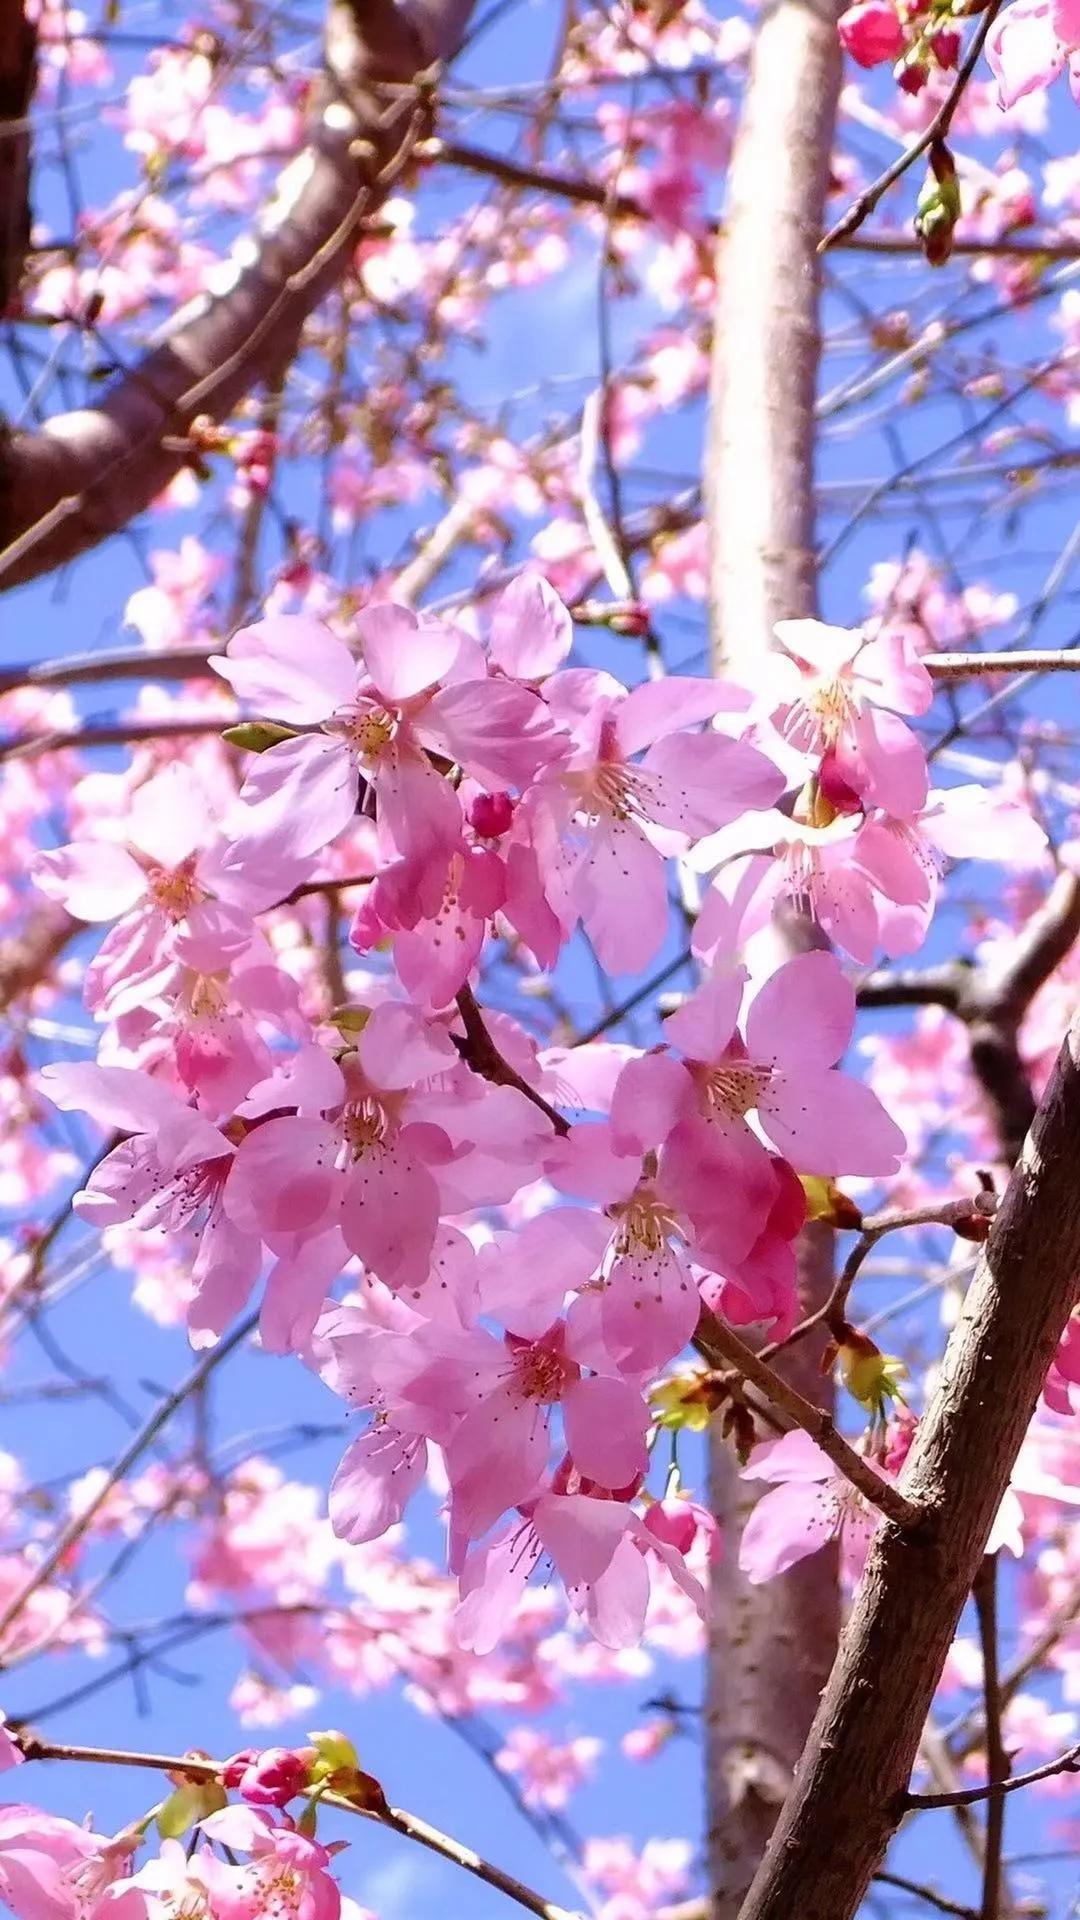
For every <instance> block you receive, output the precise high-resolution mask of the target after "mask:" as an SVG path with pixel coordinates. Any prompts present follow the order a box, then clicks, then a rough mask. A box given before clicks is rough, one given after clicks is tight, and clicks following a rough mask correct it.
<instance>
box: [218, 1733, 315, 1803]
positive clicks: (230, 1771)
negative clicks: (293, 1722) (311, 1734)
mask: <svg viewBox="0 0 1080 1920" xmlns="http://www.w3.org/2000/svg"><path fill="white" fill-rule="evenodd" d="M221 1777H222V1780H223V1781H224V1783H225V1785H226V1786H227V1787H237V1788H238V1789H239V1791H240V1793H241V1795H242V1796H243V1798H244V1799H245V1800H246V1801H247V1802H248V1804H249V1806H252V1807H284V1806H286V1805H287V1804H288V1802H289V1801H290V1800H292V1799H293V1798H294V1796H295V1795H296V1794H298V1793H299V1791H300V1789H301V1787H303V1786H304V1785H306V1783H307V1777H308V1762H307V1760H306V1759H304V1758H303V1757H302V1755H300V1754H299V1753H294V1752H293V1751H292V1750H291V1748H289V1747H267V1748H266V1749H265V1750H264V1751H263V1752H262V1753H257V1752H252V1751H251V1750H250V1749H248V1751H247V1752H245V1753H238V1754H235V1755H234V1757H233V1758H232V1759H231V1760H229V1761H228V1762H227V1763H226V1765H225V1767H224V1768H223V1770H222V1775H221Z"/></svg>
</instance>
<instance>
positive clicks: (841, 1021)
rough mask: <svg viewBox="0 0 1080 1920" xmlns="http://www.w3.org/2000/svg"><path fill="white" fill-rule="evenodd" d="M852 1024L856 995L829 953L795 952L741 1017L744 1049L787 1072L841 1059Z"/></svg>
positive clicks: (767, 1063)
mask: <svg viewBox="0 0 1080 1920" xmlns="http://www.w3.org/2000/svg"><path fill="white" fill-rule="evenodd" d="M854 1025H855V990H854V988H853V986H852V985H851V982H850V980H848V979H847V977H846V976H845V974H844V972H843V969H842V968H841V966H840V963H839V961H838V960H836V959H835V957H834V956H833V955H832V954H831V953H800V954H797V955H796V956H795V958H794V959H792V960H788V961H787V962H786V963H785V965H784V966H782V967H779V968H777V971H776V972H775V973H774V974H772V976H771V977H770V978H769V979H768V980H766V982H765V984H764V986H763V987H762V988H761V989H760V990H759V992H758V993H757V994H756V995H755V997H754V1000H753V1002H752V1004H751V1007H750V1010H749V1012H748V1014H747V1016H746V1047H747V1051H748V1053H749V1055H750V1058H751V1060H754V1061H755V1062H757V1063H758V1064H760V1065H762V1066H774V1065H780V1064H781V1063H782V1064H783V1066H784V1067H785V1068H786V1069H787V1071H788V1072H790V1073H797V1072H798V1071H799V1070H800V1069H801V1068H803V1067H809V1068H811V1069H814V1068H816V1069H822V1068H827V1067H831V1066H834V1065H835V1064H836V1062H837V1060H839V1059H841V1058H842V1056H843V1054H844V1052H845V1050H846V1048H847V1046H848V1043H849V1041H850V1039H851V1034H852V1029H853V1027H854Z"/></svg>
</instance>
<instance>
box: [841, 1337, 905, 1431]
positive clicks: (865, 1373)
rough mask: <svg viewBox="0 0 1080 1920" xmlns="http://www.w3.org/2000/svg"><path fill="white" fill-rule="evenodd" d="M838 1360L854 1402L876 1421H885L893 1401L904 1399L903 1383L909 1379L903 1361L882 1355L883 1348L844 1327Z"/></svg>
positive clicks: (893, 1355) (842, 1377)
mask: <svg viewBox="0 0 1080 1920" xmlns="http://www.w3.org/2000/svg"><path fill="white" fill-rule="evenodd" d="M836 1358H837V1362H838V1364H839V1367H840V1377H841V1379H842V1380H843V1382H844V1385H845V1387H846V1388H847V1390H848V1392H849V1393H850V1395H851V1397H852V1399H853V1400H857V1401H858V1402H859V1405H860V1406H861V1407H865V1408H866V1410H867V1412H868V1413H872V1414H873V1415H874V1416H875V1417H876V1418H877V1419H879V1420H883V1419H884V1418H885V1409H886V1407H887V1405H888V1403H889V1401H890V1400H902V1399H903V1397H904V1396H903V1394H902V1393H901V1392H900V1382H901V1380H904V1379H906V1378H907V1368H906V1367H905V1365H904V1363H903V1361H902V1360H899V1359H897V1357H896V1355H895V1354H891V1353H882V1351H881V1348H880V1347H878V1346H876V1345H875V1343H874V1341H873V1340H871V1339H869V1338H868V1337H867V1335H866V1334H865V1333H859V1332H858V1331H857V1330H856V1328H854V1327H845V1329H844V1335H843V1338H842V1340H840V1341H839V1342H838V1345H837V1349H836Z"/></svg>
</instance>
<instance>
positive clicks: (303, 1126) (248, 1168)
mask: <svg viewBox="0 0 1080 1920" xmlns="http://www.w3.org/2000/svg"><path fill="white" fill-rule="evenodd" d="M337 1149H338V1136H337V1133H336V1132H335V1130H334V1128H333V1127H331V1126H329V1125H327V1123H326V1122H325V1121H323V1120H317V1119H303V1118H301V1117H300V1116H290V1115H283V1116H282V1117H281V1118H280V1119H277V1120H266V1121H264V1122H263V1124H262V1125H261V1126H258V1127H255V1128H253V1129H252V1131H251V1132H250V1133H249V1134H248V1136H247V1138H246V1139H245V1140H244V1141H243V1142H242V1143H241V1146H240V1148H239V1151H238V1152H237V1155H236V1159H235V1161H234V1162H233V1166H232V1170H231V1172H230V1175H229V1179H228V1181H227V1183H226V1186H225V1194H224V1201H223V1204H224V1207H225V1211H226V1213H227V1214H228V1216H229V1218H230V1219H231V1220H232V1221H234V1222H235V1224H236V1225H237V1226H238V1227H241V1228H243V1230H244V1231H245V1232H246V1233H255V1234H261V1236H262V1238H263V1239H264V1240H265V1241H266V1244H267V1246H269V1247H273V1248H275V1249H277V1248H279V1247H282V1246H284V1247H285V1249H286V1250H288V1249H289V1247H290V1246H291V1239H290V1236H292V1235H295V1234H314V1233H316V1232H318V1231H320V1230H322V1229H324V1228H325V1227H328V1226H329V1225H330V1224H331V1223H332V1221H333V1219H334V1218H335V1216H336V1214H337V1211H338V1209H339V1208H340V1206H341V1195H342V1182H341V1176H340V1175H339V1174H338V1172H337V1169H336V1167H335V1165H334V1158H335V1155H336V1153H337Z"/></svg>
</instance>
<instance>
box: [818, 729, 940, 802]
mask: <svg viewBox="0 0 1080 1920" xmlns="http://www.w3.org/2000/svg"><path fill="white" fill-rule="evenodd" d="M854 730H855V739H856V743H857V755H856V759H855V761H854V763H849V762H848V760H847V756H846V754H845V753H844V752H843V751H842V750H841V751H838V753H837V761H838V764H839V766H840V770H841V772H842V774H843V775H844V778H845V779H846V780H847V781H848V782H849V784H850V785H851V786H853V787H854V788H855V790H856V792H857V793H859V794H860V795H861V796H862V798H863V800H864V801H865V802H866V804H867V805H868V806H874V807H881V808H882V810H883V811H884V812H885V813H892V814H895V815H896V816H897V817H898V818H899V819H906V818H908V817H909V816H910V815H911V814H913V813H918V811H919V808H920V807H921V806H922V805H923V803H924V801H925V799H926V791H927V775H926V754H925V752H924V750H923V747H922V745H921V744H920V742H919V740H918V739H917V738H916V736H915V734H913V733H912V731H911V728H910V727H909V726H908V724H907V722H906V720H901V719H900V717H899V715H898V714H895V713H886V712H885V711H884V709H883V708H881V707H863V708H862V710H861V711H860V712H859V713H858V715H857V716H856V719H855V723H854Z"/></svg>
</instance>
